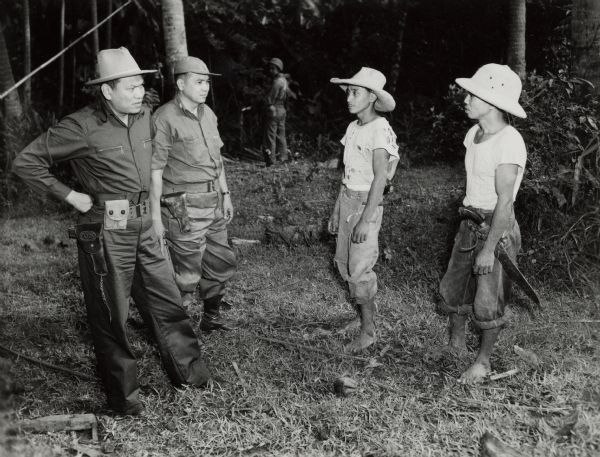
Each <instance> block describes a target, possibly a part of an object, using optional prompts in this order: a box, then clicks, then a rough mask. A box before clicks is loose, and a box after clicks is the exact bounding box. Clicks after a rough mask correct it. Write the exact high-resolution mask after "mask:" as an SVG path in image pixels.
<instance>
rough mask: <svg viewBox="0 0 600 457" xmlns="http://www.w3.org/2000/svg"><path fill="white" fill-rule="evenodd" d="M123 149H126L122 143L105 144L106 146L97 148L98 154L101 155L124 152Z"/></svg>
mask: <svg viewBox="0 0 600 457" xmlns="http://www.w3.org/2000/svg"><path fill="white" fill-rule="evenodd" d="M123 151H124V149H123V146H122V145H117V146H105V147H101V148H96V154H98V155H99V156H106V155H114V154H123Z"/></svg>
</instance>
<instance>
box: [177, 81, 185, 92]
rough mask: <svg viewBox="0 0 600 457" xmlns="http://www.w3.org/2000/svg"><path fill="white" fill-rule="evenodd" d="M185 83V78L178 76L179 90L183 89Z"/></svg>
mask: <svg viewBox="0 0 600 457" xmlns="http://www.w3.org/2000/svg"><path fill="white" fill-rule="evenodd" d="M184 84H185V83H184V82H183V79H181V78H177V81H175V85H176V86H177V89H179V90H183V85H184Z"/></svg>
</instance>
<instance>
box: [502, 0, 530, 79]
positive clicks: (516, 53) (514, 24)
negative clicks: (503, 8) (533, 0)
mask: <svg viewBox="0 0 600 457" xmlns="http://www.w3.org/2000/svg"><path fill="white" fill-rule="evenodd" d="M526 17H527V15H526V7H525V0H508V37H507V38H508V39H507V42H508V47H507V50H506V63H507V64H508V66H509V67H510V68H512V69H513V71H514V72H515V73H517V74H518V75H519V76H520V77H521V79H524V78H525V63H526V62H525V23H526Z"/></svg>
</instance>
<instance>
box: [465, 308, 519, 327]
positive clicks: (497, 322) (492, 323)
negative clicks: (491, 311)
mask: <svg viewBox="0 0 600 457" xmlns="http://www.w3.org/2000/svg"><path fill="white" fill-rule="evenodd" d="M512 315H513V313H512V311H511V310H510V309H506V310H505V312H504V315H503V316H500V317H499V318H497V319H492V320H489V321H480V320H477V319H476V318H475V317H473V324H475V327H477V328H479V329H480V330H491V329H493V328H499V327H504V326H506V324H508V322H510V320H511V319H512Z"/></svg>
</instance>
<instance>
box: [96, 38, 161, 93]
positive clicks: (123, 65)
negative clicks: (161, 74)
mask: <svg viewBox="0 0 600 457" xmlns="http://www.w3.org/2000/svg"><path fill="white" fill-rule="evenodd" d="M157 71H158V70H140V67H139V66H138V64H137V63H136V62H135V60H134V59H133V57H131V54H130V53H129V51H128V50H127V49H126V48H123V47H120V48H119V49H103V50H102V51H100V52H99V53H98V65H97V73H98V78H96V79H92V80H91V81H88V82H86V83H85V85H86V86H91V85H93V84H101V83H105V82H107V81H112V80H114V79H119V78H127V77H128V76H135V75H143V74H145V73H155V72H157Z"/></svg>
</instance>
